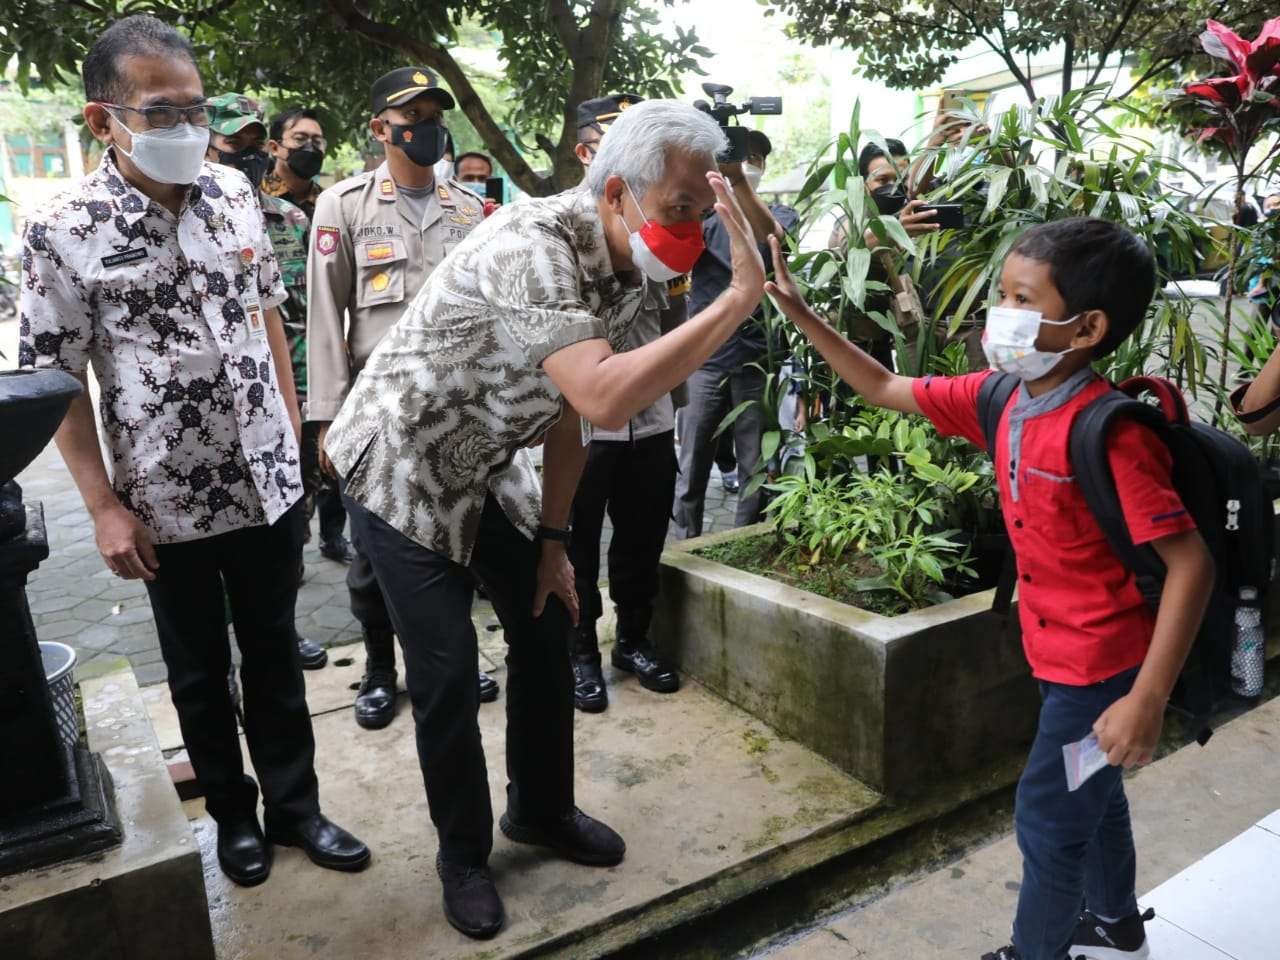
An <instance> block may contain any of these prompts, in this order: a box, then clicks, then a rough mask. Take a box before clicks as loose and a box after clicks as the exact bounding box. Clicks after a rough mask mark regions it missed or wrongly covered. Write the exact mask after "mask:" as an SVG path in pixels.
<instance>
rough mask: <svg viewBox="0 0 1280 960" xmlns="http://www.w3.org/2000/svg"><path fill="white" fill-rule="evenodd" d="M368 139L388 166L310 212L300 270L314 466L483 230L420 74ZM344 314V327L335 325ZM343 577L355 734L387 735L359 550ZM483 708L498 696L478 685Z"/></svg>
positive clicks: (440, 110) (429, 81)
mask: <svg viewBox="0 0 1280 960" xmlns="http://www.w3.org/2000/svg"><path fill="white" fill-rule="evenodd" d="M370 96H371V99H372V118H371V119H370V121H369V130H370V132H371V133H372V134H373V136H374V138H375V139H376V140H378V141H380V142H381V143H382V145H383V149H384V151H385V154H386V159H385V160H384V161H383V162H382V164H381V165H380V166H379V167H378V168H377V169H376V170H373V171H366V172H365V173H361V174H358V175H356V176H354V177H351V178H349V179H347V180H343V181H341V182H340V183H337V184H335V185H334V186H332V187H330V188H329V189H328V190H325V191H324V192H323V193H322V194H321V195H320V198H319V200H317V202H316V212H315V217H314V218H313V220H312V230H311V249H310V257H309V258H308V262H307V287H308V288H309V290H308V292H309V296H308V301H307V372H308V379H309V382H308V395H307V412H306V417H307V419H308V420H309V421H317V422H318V423H319V424H320V427H319V441H318V442H319V447H320V456H321V464H322V466H323V467H324V468H325V470H326V471H327V472H329V473H330V474H333V464H332V463H331V462H329V458H328V457H327V456H326V455H325V453H324V439H325V433H326V432H327V430H328V426H329V424H330V423H331V422H332V421H333V419H334V418H335V417H336V416H337V414H338V410H339V408H340V407H341V406H342V402H343V400H344V399H345V398H346V395H347V391H348V389H349V388H350V386H351V383H352V381H354V380H355V377H356V374H358V373H359V372H360V370H361V368H363V367H364V365H365V362H366V361H367V360H368V359H369V355H370V354H371V353H372V352H373V349H374V347H376V346H377V345H378V342H379V341H380V340H381V339H382V336H383V334H385V333H386V332H387V330H388V329H389V328H390V327H391V325H392V324H393V323H395V321H396V320H398V319H399V318H400V314H401V313H403V312H404V310H405V308H406V307H407V306H408V305H409V303H410V302H411V301H412V300H413V298H414V295H415V294H417V292H418V290H419V288H420V287H421V286H422V285H423V283H424V282H425V281H426V279H427V277H428V276H429V275H430V273H431V271H432V270H434V269H435V268H436V267H437V266H438V265H439V264H440V262H441V261H442V260H444V258H445V257H446V256H447V255H448V254H449V252H450V251H451V250H453V248H454V247H455V246H457V244H458V243H459V242H460V241H461V240H462V239H463V238H465V237H466V236H467V234H469V233H470V232H471V230H472V229H473V228H474V227H475V226H476V225H477V224H479V223H480V221H481V219H483V205H482V203H481V201H480V200H479V199H478V198H477V197H476V196H475V194H473V193H471V192H470V191H468V190H466V189H465V188H464V187H462V186H460V185H459V184H458V182H457V181H456V180H451V179H450V180H441V181H437V179H436V176H435V172H434V170H433V166H434V164H436V163H437V162H438V161H439V160H440V159H441V157H442V156H443V155H444V152H445V146H446V143H447V140H448V129H447V128H446V126H445V124H444V121H443V116H444V111H445V110H452V109H453V107H454V101H453V97H452V96H451V95H450V94H449V93H448V91H446V90H443V89H441V87H440V86H439V84H438V82H437V80H436V77H435V75H434V74H432V73H431V71H429V70H427V69H426V68H425V67H402V68H400V69H398V70H392V71H391V72H390V73H388V74H385V75H383V76H382V77H379V78H378V79H377V80H376V81H375V82H374V84H373V87H372V89H371V90H370ZM344 314H345V316H346V317H347V318H348V320H349V323H344ZM352 539H353V541H354V543H353V546H354V547H355V559H354V560H353V561H352V563H351V566H350V567H349V568H348V572H347V587H348V590H349V591H350V594H351V612H352V614H354V616H355V618H356V619H357V620H358V621H359V622H360V626H361V629H362V631H363V634H364V644H365V655H366V663H365V675H364V679H363V680H362V682H361V684H360V692H359V694H358V695H357V696H356V702H355V715H356V723H358V724H359V725H360V726H362V727H366V728H368V729H377V728H380V727H385V726H386V725H387V724H389V723H390V722H391V721H392V719H393V718H394V717H395V692H396V659H395V642H394V634H393V632H392V627H391V619H390V617H389V615H388V613H387V608H386V603H385V601H384V600H383V596H382V591H381V590H380V589H379V587H378V582H377V579H376V578H375V577H374V574H373V568H372V567H371V566H370V564H369V560H368V558H367V557H366V556H365V555H364V553H363V551H362V549H361V545H360V541H359V539H358V538H356V537H355V536H354V532H353V537H352ZM479 682H480V699H481V700H482V701H486V702H487V701H492V700H494V699H496V698H497V696H498V685H497V683H496V682H495V681H494V680H493V679H492V678H491V677H489V676H488V675H487V674H485V673H481V674H480V679H479Z"/></svg>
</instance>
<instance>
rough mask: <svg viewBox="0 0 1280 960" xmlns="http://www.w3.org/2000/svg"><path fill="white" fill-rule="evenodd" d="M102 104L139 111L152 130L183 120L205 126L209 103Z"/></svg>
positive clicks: (118, 108)
mask: <svg viewBox="0 0 1280 960" xmlns="http://www.w3.org/2000/svg"><path fill="white" fill-rule="evenodd" d="M102 106H104V107H110V108H111V109H112V110H128V111H129V112H130V113H140V114H142V117H143V119H144V120H145V121H146V123H147V126H148V127H149V128H151V129H153V130H168V129H169V128H170V127H176V126H177V125H178V123H179V122H180V121H183V120H185V121H186V122H187V123H189V124H191V125H192V126H193V127H207V126H208V125H209V105H208V104H206V103H197V104H195V105H194V106H190V107H171V106H168V105H163V104H162V105H160V106H155V107H143V108H141V109H138V108H137V107H126V106H125V105H124V104H121V103H103V104H102Z"/></svg>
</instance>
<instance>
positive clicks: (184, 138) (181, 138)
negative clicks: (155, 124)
mask: <svg viewBox="0 0 1280 960" xmlns="http://www.w3.org/2000/svg"><path fill="white" fill-rule="evenodd" d="M111 119H112V120H115V122H116V123H118V124H120V126H122V127H124V124H123V123H120V121H119V120H117V119H116V117H115V116H112V117H111ZM125 129H126V130H128V129H129V128H128V127H125ZM129 135H130V136H131V137H132V138H133V141H132V144H131V145H132V147H133V149H132V150H129V151H127V152H126V151H125V149H124V148H123V147H121V146H120V144H119V143H117V144H116V149H117V150H119V151H120V152H121V153H123V154H124V155H125V156H126V157H128V158H129V159H130V160H132V161H133V163H134V165H135V166H136V167H137V168H138V169H139V170H140V171H142V173H143V174H144V175H145V176H147V177H149V178H151V179H152V180H154V181H156V182H157V183H179V184H188V183H194V182H195V179H196V177H197V176H199V175H200V164H202V163H203V162H204V155H205V152H206V151H207V150H208V149H209V128H208V127H197V126H193V125H192V124H190V123H178V124H174V125H173V126H172V127H169V128H167V129H164V130H144V131H143V132H141V133H137V132H135V131H133V130H129Z"/></svg>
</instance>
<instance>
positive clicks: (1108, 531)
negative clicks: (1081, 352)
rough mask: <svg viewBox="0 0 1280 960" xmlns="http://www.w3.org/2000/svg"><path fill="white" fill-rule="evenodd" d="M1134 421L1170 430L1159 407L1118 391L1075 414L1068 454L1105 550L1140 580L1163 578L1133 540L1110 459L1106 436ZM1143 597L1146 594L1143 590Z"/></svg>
mask: <svg viewBox="0 0 1280 960" xmlns="http://www.w3.org/2000/svg"><path fill="white" fill-rule="evenodd" d="M1122 417H1123V418H1127V419H1130V420H1136V421H1138V422H1139V423H1141V424H1143V425H1144V426H1147V427H1150V428H1151V429H1152V430H1154V431H1156V433H1157V434H1159V435H1161V436H1162V437H1163V436H1165V435H1166V431H1167V428H1168V425H1169V422H1168V420H1166V419H1165V415H1164V414H1163V413H1162V412H1161V411H1160V410H1158V409H1157V408H1155V407H1152V406H1150V405H1148V404H1145V403H1142V402H1141V401H1139V400H1133V399H1131V398H1130V397H1128V396H1127V395H1126V394H1124V393H1122V392H1120V391H1119V390H1111V391H1108V392H1107V393H1104V394H1103V395H1102V396H1100V397H1098V398H1097V399H1096V400H1094V401H1093V402H1092V403H1090V404H1089V405H1088V406H1087V407H1085V408H1084V409H1083V410H1081V411H1080V413H1079V414H1077V416H1076V418H1075V421H1074V422H1073V423H1072V424H1071V436H1070V440H1069V454H1070V457H1071V470H1072V472H1073V473H1074V474H1075V478H1076V484H1077V485H1078V486H1079V488H1080V493H1081V494H1082V495H1083V496H1084V500H1085V503H1087V504H1088V506H1089V512H1090V513H1091V514H1093V518H1094V520H1096V521H1097V523H1098V526H1099V527H1100V528H1101V529H1102V533H1103V536H1105V537H1106V539H1107V545H1108V546H1110V547H1111V549H1112V551H1113V552H1114V553H1115V555H1116V556H1117V557H1119V558H1120V562H1121V563H1123V564H1124V565H1125V566H1126V567H1128V568H1129V569H1130V570H1132V571H1133V572H1134V574H1135V575H1136V576H1137V577H1138V578H1139V582H1140V583H1141V581H1142V580H1143V578H1144V577H1145V578H1155V579H1156V580H1160V581H1162V580H1163V578H1164V564H1163V562H1161V560H1160V558H1159V557H1158V556H1157V555H1156V553H1155V551H1154V550H1152V549H1151V548H1150V547H1147V546H1142V547H1139V546H1136V545H1135V544H1134V542H1133V539H1132V537H1130V535H1129V526H1128V524H1127V523H1126V522H1125V518H1124V510H1123V509H1122V507H1121V506H1120V497H1119V494H1117V492H1116V481H1115V477H1114V476H1112V473H1111V463H1110V461H1109V460H1108V458H1107V433H1108V432H1109V431H1110V429H1111V426H1112V425H1113V424H1114V423H1115V422H1116V420H1117V419H1119V418H1122ZM1144 593H1146V591H1145V590H1144Z"/></svg>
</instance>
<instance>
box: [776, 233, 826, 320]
mask: <svg viewBox="0 0 1280 960" xmlns="http://www.w3.org/2000/svg"><path fill="white" fill-rule="evenodd" d="M769 252H770V253H771V254H772V255H773V279H772V280H770V281H769V282H768V283H766V284H765V285H764V292H765V293H767V294H768V295H769V299H771V300H772V301H773V305H774V306H775V307H777V308H778V309H779V310H781V311H782V312H783V314H785V315H786V317H787V319H788V320H790V321H791V322H792V323H799V322H801V321H806V320H810V319H817V318H816V316H815V315H814V313H813V311H812V310H810V309H809V305H808V304H807V303H805V302H804V297H803V296H801V295H800V288H799V287H797V286H796V282H795V280H793V279H792V277H791V271H790V270H788V269H787V258H786V257H785V256H783V254H782V243H781V242H780V241H779V240H778V238H777V237H770V238H769Z"/></svg>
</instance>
